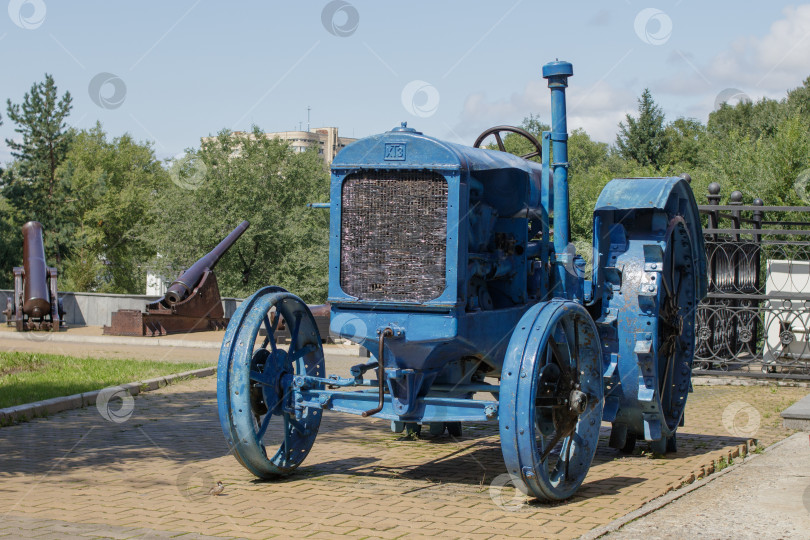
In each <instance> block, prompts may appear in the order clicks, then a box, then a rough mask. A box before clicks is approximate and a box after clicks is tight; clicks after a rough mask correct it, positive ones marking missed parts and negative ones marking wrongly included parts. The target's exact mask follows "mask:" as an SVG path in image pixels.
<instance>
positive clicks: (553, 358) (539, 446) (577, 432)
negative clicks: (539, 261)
mask: <svg viewBox="0 0 810 540" xmlns="http://www.w3.org/2000/svg"><path fill="white" fill-rule="evenodd" d="M601 374H602V372H601V361H600V342H599V337H598V334H597V331H596V326H595V324H594V322H593V320H592V319H591V316H590V315H589V314H588V312H587V311H586V310H585V308H584V307H582V306H581V305H580V304H577V303H574V302H570V301H566V300H560V299H555V300H552V301H550V302H544V303H541V304H537V305H536V306H534V307H532V308H531V309H530V310H529V311H527V312H526V313H525V314H524V315H523V318H522V319H521V320H520V322H519V323H518V326H517V328H516V330H515V332H514V333H513V334H512V338H511V340H510V341H509V347H508V349H507V353H506V358H505V359H504V366H503V370H502V372H501V393H500V405H499V415H500V434H501V450H502V451H503V457H504V461H505V463H506V468H507V470H508V472H509V474H510V475H511V476H512V478H514V479H515V484H516V485H517V486H520V487H523V486H525V488H526V490H525V491H526V492H527V494H531V495H534V496H535V497H537V498H539V499H543V500H547V501H559V500H563V499H566V498H568V497H570V496H571V495H573V494H574V493H575V492H576V490H577V489H578V488H579V486H580V485H581V484H582V482H583V480H584V479H585V475H586V474H587V473H588V469H589V468H590V466H591V461H592V460H593V456H594V454H595V453H596V446H597V444H598V442H599V426H600V423H601V419H602V406H603V388H602V377H601ZM518 480H520V482H518ZM521 483H522V484H523V486H521Z"/></svg>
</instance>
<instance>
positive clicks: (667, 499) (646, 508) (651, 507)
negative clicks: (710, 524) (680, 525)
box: [579, 434, 796, 540]
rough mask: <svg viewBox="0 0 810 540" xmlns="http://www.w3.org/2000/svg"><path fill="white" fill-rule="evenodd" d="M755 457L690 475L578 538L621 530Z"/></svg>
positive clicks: (584, 538) (783, 440)
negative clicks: (684, 482) (683, 482)
mask: <svg viewBox="0 0 810 540" xmlns="http://www.w3.org/2000/svg"><path fill="white" fill-rule="evenodd" d="M795 435H796V434H794V435H792V436H791V437H793V436H795ZM791 437H787V438H785V439H782V440H781V441H779V442H777V443H774V444H772V445H771V446H769V447H767V448H765V450H764V451H765V452H770V451H771V450H773V449H775V448H778V447H779V446H781V445H783V444H785V442H786V441H787V440H788V439H790V438H791ZM750 441H754V445H756V439H751V440H750ZM750 441H749V442H750ZM736 452H739V449H737V450H736ZM733 453H734V451H729V456H731V455H732V454H733ZM738 455H739V454H738ZM735 457H736V456H735ZM757 457H759V454H751V453H748V454H747V455H746V456H745V457H743V459H742V460H741V461H739V462H738V463H735V464H734V465H730V466H728V467H726V468H725V469H723V470H722V471H720V472H712V473H710V474H708V475H706V476H704V477H703V478H698V479H695V476H694V475H695V473H692V475H690V477H691V478H692V480H693V481H692V482H691V483H689V484H688V485H685V486H683V487H681V488H680V489H676V490H674V491H670V492H668V493H665V494H664V495H661V496H660V497H658V498H656V499H653V500H651V501H649V502H648V503H646V504H644V505H643V506H642V507H641V508H639V509H637V510H633V511H632V512H630V513H629V514H625V515H623V516H622V517H620V518H617V519H615V520H613V521H611V522H610V523H608V524H607V525H603V526H601V527H597V528H596V529H592V530H590V531H588V532H587V533H585V534H583V535H582V536H580V537H579V540H595V539H596V538H600V537H602V536H605V535H606V534H610V533H612V532H616V531H618V530H619V529H621V528H622V527H624V526H625V525H627V524H628V523H630V522H631V521H635V520H636V519H639V518H641V517H644V516H646V515H648V514H652V513H653V512H655V511H656V510H658V509H660V508H663V507H664V506H666V505H668V504H669V503H671V502H673V501H676V500H678V499H680V498H681V497H683V496H684V495H687V494H689V493H691V492H693V491H695V490H696V489H699V488H701V487H703V486H705V485H706V484H708V483H709V482H712V481H714V480H716V479H718V478H721V477H722V476H724V475H726V474H728V473H730V472H731V471H734V470H737V469H738V468H739V467H742V466H743V465H745V464H746V463H748V462H749V461H751V460H752V459H756V458H757ZM712 466H714V462H712ZM688 479H689V477H686V480H688Z"/></svg>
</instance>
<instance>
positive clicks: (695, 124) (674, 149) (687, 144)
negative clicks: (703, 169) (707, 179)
mask: <svg viewBox="0 0 810 540" xmlns="http://www.w3.org/2000/svg"><path fill="white" fill-rule="evenodd" d="M705 133H706V126H704V125H703V124H701V123H700V121H698V120H696V119H694V118H684V117H680V118H677V119H675V120H674V121H673V122H670V123H669V124H668V125H667V127H666V136H667V155H666V158H665V161H666V164H667V165H670V166H673V167H681V168H684V169H688V170H692V169H694V168H695V167H697V166H698V165H699V163H700V150H701V138H702V137H703V136H704V134H705ZM684 172H688V171H686V170H685V171H684Z"/></svg>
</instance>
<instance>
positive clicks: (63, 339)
mask: <svg viewBox="0 0 810 540" xmlns="http://www.w3.org/2000/svg"><path fill="white" fill-rule="evenodd" d="M46 335H47V337H46V339H43V340H42V341H53V342H58V343H82V344H87V343H93V344H97V345H135V346H138V347H187V348H192V349H219V348H220V347H221V346H222V342H221V341H193V340H186V339H176V338H165V337H130V336H83V335H71V334H64V333H60V332H54V333H49V334H46ZM222 335H223V336H224V335H225V333H224V332H223V333H222ZM0 339H13V340H21V341H27V340H30V337H29V336H28V335H27V333H26V332H2V333H0ZM279 346H281V347H282V348H283V346H284V344H283V343H279ZM323 352H324V354H336V355H339V356H363V355H361V354H360V353H361V347H360V346H359V345H327V346H324V348H323Z"/></svg>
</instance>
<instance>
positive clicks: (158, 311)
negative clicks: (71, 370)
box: [103, 221, 250, 336]
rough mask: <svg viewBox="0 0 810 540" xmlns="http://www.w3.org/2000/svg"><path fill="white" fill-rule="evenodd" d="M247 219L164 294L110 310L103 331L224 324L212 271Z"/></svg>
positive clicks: (150, 331) (157, 331)
mask: <svg viewBox="0 0 810 540" xmlns="http://www.w3.org/2000/svg"><path fill="white" fill-rule="evenodd" d="M249 226H250V223H248V222H247V221H243V222H242V223H240V224H239V225H238V226H237V227H236V228H235V229H234V230H233V231H231V233H230V234H228V236H226V237H225V238H224V239H223V240H222V241H221V242H220V243H219V244H217V246H216V247H215V248H214V249H212V250H211V251H210V252H209V253H207V254H206V255H205V256H203V257H201V258H200V259H199V260H198V261H197V262H195V263H194V264H193V265H191V267H189V269H188V270H186V271H185V272H183V273H182V274H181V275H180V277H178V278H177V279H176V280H174V281H173V282H172V283H171V284H170V285H169V287H168V289H167V290H166V294H165V295H164V296H163V297H162V298H159V299H158V300H155V301H154V302H150V303H148V304H147V305H146V313H143V312H142V311H141V310H139V309H119V310H118V311H116V312H114V313H112V315H111V317H110V320H111V325H110V326H105V327H104V329H103V332H104V334H110V335H115V336H165V335H166V334H178V333H187V332H203V331H206V330H218V329H222V328H225V325H227V324H228V319H227V318H225V310H224V309H223V307H222V297H221V296H220V294H219V285H218V284H217V278H216V275H215V274H214V266H216V264H217V262H219V259H221V258H222V256H223V255H224V254H225V253H226V252H227V251H228V250H229V249H230V248H231V246H233V245H234V243H236V241H237V240H238V239H239V237H240V236H242V233H244V232H245V231H246V230H247V228H248V227H249Z"/></svg>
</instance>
